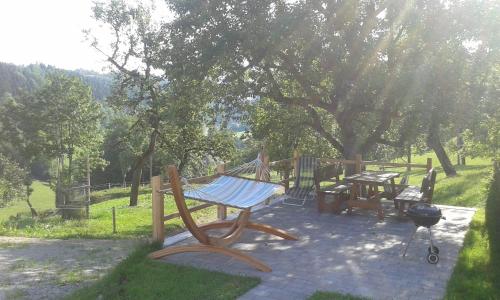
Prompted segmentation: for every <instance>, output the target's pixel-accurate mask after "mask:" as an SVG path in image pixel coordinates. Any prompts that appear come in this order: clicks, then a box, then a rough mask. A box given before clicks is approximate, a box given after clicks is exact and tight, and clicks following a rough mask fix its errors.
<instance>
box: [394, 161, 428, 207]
mask: <svg viewBox="0 0 500 300" xmlns="http://www.w3.org/2000/svg"><path fill="white" fill-rule="evenodd" d="M435 183H436V171H435V170H434V169H430V170H429V172H428V173H427V175H426V176H425V177H424V178H423V179H422V185H421V186H420V187H418V186H408V187H406V188H405V189H403V191H402V192H401V193H400V194H399V195H397V196H396V197H395V198H394V205H395V207H396V209H397V210H398V211H399V214H400V215H404V213H406V210H407V209H408V207H409V206H410V205H412V204H415V203H418V202H425V203H432V196H433V194H434V185H435Z"/></svg>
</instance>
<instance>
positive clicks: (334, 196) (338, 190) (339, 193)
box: [317, 184, 350, 214]
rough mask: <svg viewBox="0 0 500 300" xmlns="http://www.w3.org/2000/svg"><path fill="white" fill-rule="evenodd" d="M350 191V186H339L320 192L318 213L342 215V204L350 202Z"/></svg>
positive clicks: (318, 192)
mask: <svg viewBox="0 0 500 300" xmlns="http://www.w3.org/2000/svg"><path fill="white" fill-rule="evenodd" d="M349 189H350V187H349V186H347V185H344V184H339V185H335V186H329V187H325V188H322V189H320V190H318V191H317V194H318V211H319V212H320V213H322V212H329V213H335V214H340V212H341V211H342V204H343V203H344V202H345V201H347V200H348V197H349V195H348V191H349ZM329 198H331V199H329Z"/></svg>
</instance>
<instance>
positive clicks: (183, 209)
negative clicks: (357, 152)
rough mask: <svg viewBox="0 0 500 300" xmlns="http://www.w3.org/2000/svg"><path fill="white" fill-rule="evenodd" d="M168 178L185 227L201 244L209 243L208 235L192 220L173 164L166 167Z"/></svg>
mask: <svg viewBox="0 0 500 300" xmlns="http://www.w3.org/2000/svg"><path fill="white" fill-rule="evenodd" d="M167 172H168V178H169V179H170V186H171V188H172V194H173V195H174V200H175V205H176V206H177V209H178V210H179V215H180V216H181V218H182V221H183V222H184V224H186V227H187V229H188V230H189V231H190V232H191V233H192V234H193V236H194V237H195V238H196V239H197V240H198V241H199V242H200V243H202V244H208V243H209V237H208V235H207V234H206V233H205V232H204V231H203V230H200V228H199V227H198V225H196V222H195V221H194V220H193V217H192V216H191V213H190V212H189V209H188V207H187V205H186V201H185V199H184V193H183V192H182V185H181V182H180V180H179V173H178V172H177V168H176V167H175V166H172V165H171V166H168V168H167Z"/></svg>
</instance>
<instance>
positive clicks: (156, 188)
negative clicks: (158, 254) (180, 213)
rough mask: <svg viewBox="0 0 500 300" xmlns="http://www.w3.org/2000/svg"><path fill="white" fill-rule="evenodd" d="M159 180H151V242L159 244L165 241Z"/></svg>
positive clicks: (154, 178)
mask: <svg viewBox="0 0 500 300" xmlns="http://www.w3.org/2000/svg"><path fill="white" fill-rule="evenodd" d="M160 188H161V178H160V176H154V177H153V178H151V190H152V191H151V192H152V202H153V203H152V206H153V241H155V242H161V243H163V241H164V240H165V224H164V221H163V214H164V212H163V210H164V202H163V200H164V199H163V193H161V192H160Z"/></svg>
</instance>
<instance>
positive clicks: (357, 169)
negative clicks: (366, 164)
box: [354, 154, 363, 174]
mask: <svg viewBox="0 0 500 300" xmlns="http://www.w3.org/2000/svg"><path fill="white" fill-rule="evenodd" d="M354 160H355V161H356V163H355V165H354V172H355V173H357V174H359V173H361V163H362V162H363V157H362V156H361V154H356V157H355V159H354Z"/></svg>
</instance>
